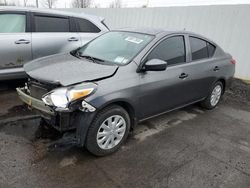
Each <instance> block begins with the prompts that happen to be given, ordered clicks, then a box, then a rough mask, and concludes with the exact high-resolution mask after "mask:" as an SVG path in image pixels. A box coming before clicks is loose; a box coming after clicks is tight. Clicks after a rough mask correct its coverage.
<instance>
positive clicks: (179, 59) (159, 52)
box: [147, 36, 186, 65]
mask: <svg viewBox="0 0 250 188" xmlns="http://www.w3.org/2000/svg"><path fill="white" fill-rule="evenodd" d="M150 59H161V60H163V61H166V62H167V63H168V65H173V64H177V63H183V62H185V61H186V52H185V43H184V37H183V36H174V37H170V38H167V39H165V40H164V41H162V42H161V43H160V44H159V45H157V46H156V47H155V48H154V49H153V50H152V51H151V52H150V54H149V55H148V57H147V60H150Z"/></svg>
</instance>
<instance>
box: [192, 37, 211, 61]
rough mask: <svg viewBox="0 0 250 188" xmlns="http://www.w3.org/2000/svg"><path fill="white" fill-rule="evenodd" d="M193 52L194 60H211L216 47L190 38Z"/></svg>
mask: <svg viewBox="0 0 250 188" xmlns="http://www.w3.org/2000/svg"><path fill="white" fill-rule="evenodd" d="M189 39H190V46H191V52H192V60H199V59H204V58H209V57H212V56H213V55H214V52H215V46H214V45H213V44H211V43H209V42H207V41H205V40H202V39H199V38H196V37H189Z"/></svg>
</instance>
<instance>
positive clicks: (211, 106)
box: [200, 81, 224, 110]
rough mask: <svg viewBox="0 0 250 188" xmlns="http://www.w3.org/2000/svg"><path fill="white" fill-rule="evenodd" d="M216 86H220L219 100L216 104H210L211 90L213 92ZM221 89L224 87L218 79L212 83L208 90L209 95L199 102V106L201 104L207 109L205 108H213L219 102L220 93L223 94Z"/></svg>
mask: <svg viewBox="0 0 250 188" xmlns="http://www.w3.org/2000/svg"><path fill="white" fill-rule="evenodd" d="M217 86H220V87H221V95H220V98H219V101H218V102H217V103H216V105H212V104H211V97H212V92H213V90H214V88H215V87H217ZM223 89H224V86H223V84H222V83H221V82H220V81H218V82H216V83H215V84H214V85H213V87H212V88H211V90H210V92H209V95H208V96H207V98H206V99H205V100H203V101H202V102H201V103H200V104H201V106H202V107H203V108H205V109H207V110H211V109H213V108H215V107H216V106H217V105H218V104H219V102H220V100H221V97H222V95H223Z"/></svg>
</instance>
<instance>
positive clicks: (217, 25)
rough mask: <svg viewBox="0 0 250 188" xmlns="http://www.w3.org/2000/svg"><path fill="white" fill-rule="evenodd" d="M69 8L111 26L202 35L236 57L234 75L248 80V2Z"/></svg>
mask: <svg viewBox="0 0 250 188" xmlns="http://www.w3.org/2000/svg"><path fill="white" fill-rule="evenodd" d="M70 10H71V11H74V12H76V11H79V12H81V11H83V12H85V13H88V14H94V15H99V16H102V17H105V19H106V23H107V25H108V26H109V27H110V28H111V29H112V28H122V27H155V28H157V27H158V28H164V29H170V30H182V29H186V30H189V31H193V32H196V33H199V34H202V35H205V36H206V37H208V38H210V39H212V40H213V41H215V42H216V43H218V44H219V45H220V46H221V47H222V48H223V49H224V50H225V51H227V52H229V53H231V54H232V55H233V57H234V58H235V59H236V60H237V65H236V74H235V76H236V77H238V78H241V79H247V80H250V35H249V31H250V5H213V6H184V7H164V8H121V9H119V8H117V9H112V8H87V9H70Z"/></svg>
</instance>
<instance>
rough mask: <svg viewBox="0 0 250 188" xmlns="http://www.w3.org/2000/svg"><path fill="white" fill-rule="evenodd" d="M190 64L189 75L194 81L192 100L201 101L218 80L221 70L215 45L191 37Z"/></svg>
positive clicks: (188, 67)
mask: <svg viewBox="0 0 250 188" xmlns="http://www.w3.org/2000/svg"><path fill="white" fill-rule="evenodd" d="M188 41H189V43H190V45H189V46H190V62H189V63H188V66H187V68H186V69H187V73H188V74H190V79H192V80H193V82H192V83H193V84H192V89H191V91H190V92H191V93H190V96H192V98H191V100H199V99H201V98H204V97H206V96H207V95H208V92H209V90H210V87H211V86H212V84H213V82H214V81H215V80H216V77H217V76H216V75H217V74H218V70H217V68H219V67H218V66H217V65H216V64H217V62H216V61H215V58H214V57H213V56H214V52H215V49H216V47H215V45H213V44H212V43H210V42H208V41H207V40H205V39H202V38H199V37H197V36H189V40H188Z"/></svg>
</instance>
